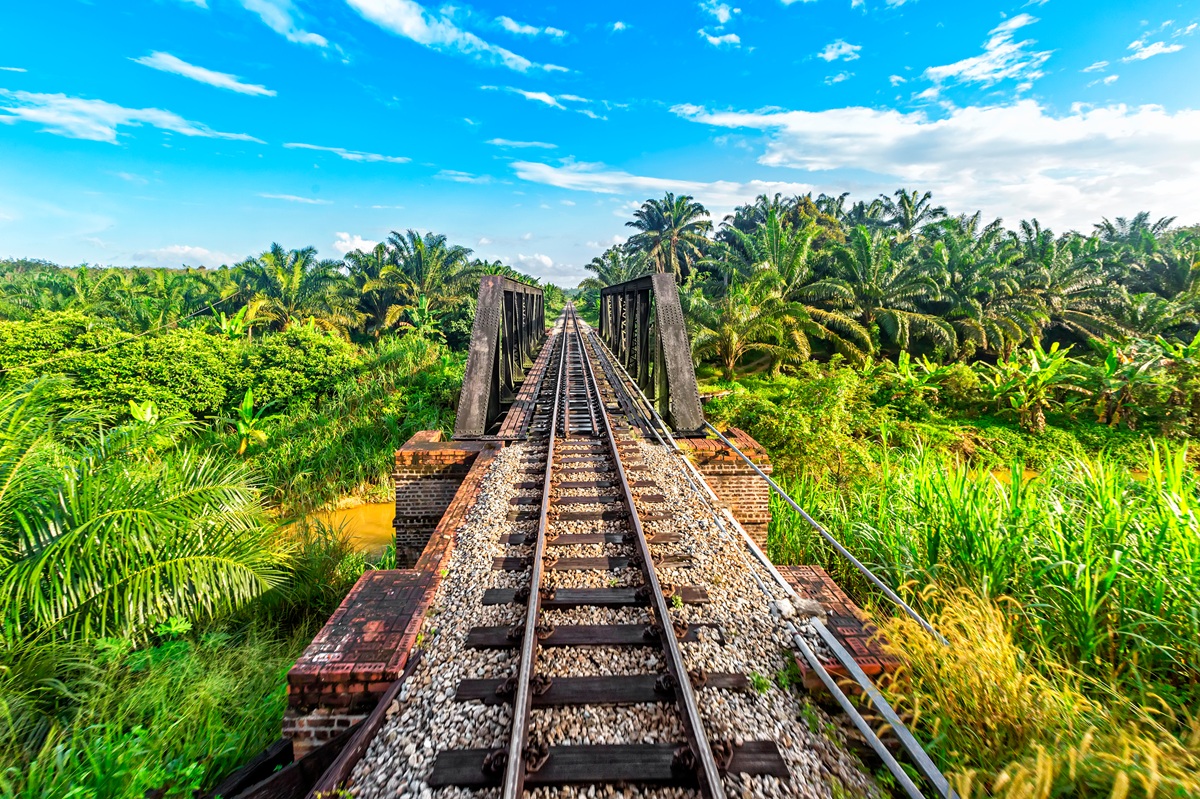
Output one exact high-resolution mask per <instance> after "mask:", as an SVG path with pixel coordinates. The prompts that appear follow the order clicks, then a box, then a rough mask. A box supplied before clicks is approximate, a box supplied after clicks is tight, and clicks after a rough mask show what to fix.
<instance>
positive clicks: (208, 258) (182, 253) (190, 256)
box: [131, 244, 240, 267]
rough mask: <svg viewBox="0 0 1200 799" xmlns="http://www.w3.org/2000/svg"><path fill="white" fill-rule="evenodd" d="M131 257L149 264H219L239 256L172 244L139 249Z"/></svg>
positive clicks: (187, 245)
mask: <svg viewBox="0 0 1200 799" xmlns="http://www.w3.org/2000/svg"><path fill="white" fill-rule="evenodd" d="M131 258H132V259H133V260H134V261H135V262H137V263H138V264H147V265H151V266H209V267H213V266H221V265H222V264H231V263H236V262H237V261H238V260H240V259H239V258H237V257H236V256H233V255H229V254H228V253H223V252H218V251H216V250H210V249H208V248H206V247H193V246H191V245H189V244H172V245H170V246H169V247H158V248H157V249H153V250H141V251H139V252H135V253H133V255H132V256H131Z"/></svg>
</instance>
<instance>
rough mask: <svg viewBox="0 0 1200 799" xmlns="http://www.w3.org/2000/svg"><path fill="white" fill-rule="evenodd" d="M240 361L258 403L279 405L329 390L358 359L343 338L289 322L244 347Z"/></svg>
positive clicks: (354, 366)
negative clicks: (281, 330) (242, 357)
mask: <svg viewBox="0 0 1200 799" xmlns="http://www.w3.org/2000/svg"><path fill="white" fill-rule="evenodd" d="M243 364H244V369H245V371H246V373H247V375H248V378H249V380H250V382H251V384H252V385H253V387H254V388H255V396H256V397H257V399H258V402H260V403H263V404H278V405H280V406H281V407H282V406H289V405H294V404H296V403H299V402H303V401H305V400H309V399H311V398H312V397H314V396H315V395H317V394H320V393H322V392H325V391H329V390H331V389H332V388H333V387H334V386H336V385H337V384H338V383H339V382H340V381H341V380H343V379H344V378H346V377H347V376H348V375H350V374H351V373H352V372H354V371H356V370H357V369H359V368H360V367H361V366H362V359H361V356H360V355H359V351H358V349H357V348H355V347H354V346H353V345H352V344H350V343H349V342H348V341H345V340H344V339H341V338H339V337H337V336H334V335H330V334H328V333H325V332H322V331H321V330H318V329H317V328H316V327H314V326H312V325H293V326H291V327H289V328H288V329H287V330H285V331H283V332H281V333H277V334H274V335H270V336H264V337H263V338H262V339H261V340H260V341H259V342H257V343H256V344H255V345H254V346H253V347H250V348H249V349H247V350H246V352H245V357H244V361H243Z"/></svg>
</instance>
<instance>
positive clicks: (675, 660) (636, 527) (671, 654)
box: [567, 305, 725, 799]
mask: <svg viewBox="0 0 1200 799" xmlns="http://www.w3.org/2000/svg"><path fill="white" fill-rule="evenodd" d="M567 307H568V308H569V309H570V319H571V322H572V323H573V324H574V325H575V329H576V331H577V332H579V320H578V317H577V316H576V314H575V307H574V305H568V306H567ZM579 337H580V343H581V344H584V341H583V335H582V333H581V332H579ZM582 350H583V364H584V373H585V374H584V378H585V381H586V380H589V379H590V380H591V383H592V386H593V388H594V389H595V391H596V397H597V399H598V400H599V404H600V414H599V417H600V421H601V422H602V423H603V424H602V426H603V428H604V436H605V438H606V439H607V441H608V446H609V449H610V450H611V451H612V455H613V460H614V462H615V464H616V469H617V478H618V482H619V483H620V485H621V493H622V498H623V500H624V503H625V507H626V508H627V509H628V512H629V521H630V525H631V526H632V527H633V532H634V539H635V541H636V543H637V547H638V553H639V554H640V556H641V559H642V569H643V575H644V577H645V580H646V585H647V586H648V588H649V592H650V602H651V603H652V605H651V607H652V608H653V609H654V615H655V616H656V617H657V619H658V624H659V626H660V627H661V628H662V629H661V634H662V641H663V650H664V652H665V654H666V655H667V657H666V661H667V671H668V673H669V674H670V675H671V677H672V679H673V680H674V683H675V686H674V687H675V696H676V700H677V703H678V705H679V707H680V709H681V710H682V711H683V714H682V715H683V719H682V721H683V729H684V735H685V736H686V737H687V742H688V745H689V746H690V747H691V748H692V752H693V754H694V755H695V757H696V760H697V765H698V766H699V768H698V770H697V774H696V777H697V780H698V781H699V783H700V790H701V793H702V794H704V795H705V796H708V797H711V799H724V797H725V789H724V786H723V785H722V784H721V772H720V769H719V768H718V767H717V761H716V758H715V757H714V756H713V751H712V746H711V745H710V744H709V742H708V737H707V735H706V734H705V732H704V724H703V722H702V720H701V718H700V708H699V705H698V704H697V702H696V693H695V691H694V690H693V688H692V679H691V676H690V675H689V674H688V670H687V668H686V666H685V664H684V662H683V652H682V650H681V649H680V648H679V641H678V639H677V638H676V637H675V630H674V627H673V626H672V624H671V613H670V609H669V608H668V606H667V600H666V597H665V596H663V591H662V584H661V583H660V582H659V579H658V573H657V572H656V571H655V568H654V560H653V557H652V555H651V552H650V544H649V542H648V541H647V539H646V531H645V530H644V529H643V527H642V520H641V518H640V517H639V516H638V512H637V507H636V506H635V504H634V500H633V492H632V491H631V490H630V486H629V477H628V475H627V474H626V472H625V466H624V465H623V464H622V463H621V456H620V453H619V451H618V450H617V440H616V437H615V436H614V435H613V431H612V424H611V421H610V419H609V416H608V409H607V408H605V407H604V398H603V396H601V394H600V389H599V385H598V383H597V381H596V374H595V371H594V370H593V368H592V359H591V355H590V354H589V353H588V349H587V347H586V346H583V347H582Z"/></svg>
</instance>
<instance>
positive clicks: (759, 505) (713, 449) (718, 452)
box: [676, 427, 771, 549]
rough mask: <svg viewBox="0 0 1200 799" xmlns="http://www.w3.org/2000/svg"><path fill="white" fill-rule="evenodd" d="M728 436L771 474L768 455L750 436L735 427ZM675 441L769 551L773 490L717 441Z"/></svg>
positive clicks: (695, 439)
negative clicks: (768, 538)
mask: <svg viewBox="0 0 1200 799" xmlns="http://www.w3.org/2000/svg"><path fill="white" fill-rule="evenodd" d="M725 436H726V438H728V439H729V440H730V441H732V442H733V443H734V445H735V446H736V447H737V448H738V449H740V450H741V451H742V452H744V453H746V455H747V457H749V458H750V460H752V461H754V463H755V464H756V465H757V466H758V467H759V468H760V469H762V470H763V471H764V472H766V473H767V474H770V473H771V461H770V459H769V458H768V457H767V451H766V450H765V449H763V446H762V444H759V443H758V442H757V441H755V440H754V439H753V438H751V437H750V434H749V433H747V432H745V431H744V430H739V429H738V428H736V427H733V428H730V429H729V431H728V432H727V433H726V434H725ZM676 441H677V442H678V444H679V448H680V449H682V450H683V451H684V453H686V454H687V456H688V458H690V459H691V461H692V463H694V464H696V468H697V469H699V470H700V473H701V474H702V475H704V480H705V482H707V483H708V485H709V486H710V487H711V488H712V490H713V493H714V494H716V495H717V497H719V498H720V500H721V501H722V502H723V503H725V506H726V507H728V508H729V510H730V511H731V512H732V513H733V517H734V518H735V519H737V520H738V523H739V524H741V525H742V527H744V528H745V530H746V532H747V533H749V534H750V537H751V538H753V539H754V541H755V543H757V544H758V545H759V546H760V547H762V548H763V549H766V546H767V527H768V526H769V525H770V523H771V488H770V486H768V485H767V484H766V482H765V481H764V480H763V479H762V478H761V477H759V476H758V475H757V474H755V473H754V470H753V469H751V468H750V467H749V466H747V465H746V462H745V461H744V460H742V459H741V457H740V456H739V455H738V454H737V453H736V452H734V451H733V450H731V449H730V448H729V447H727V446H725V444H724V443H723V442H721V441H718V440H717V439H715V438H677V439H676Z"/></svg>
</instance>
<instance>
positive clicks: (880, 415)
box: [705, 363, 890, 481]
mask: <svg viewBox="0 0 1200 799" xmlns="http://www.w3.org/2000/svg"><path fill="white" fill-rule="evenodd" d="M799 371H800V373H801V375H803V376H802V377H784V378H779V379H777V380H773V381H758V382H754V383H751V384H750V385H751V388H752V390H744V389H742V388H740V387H735V390H734V391H733V393H731V394H729V395H727V396H724V397H720V398H718V399H716V400H713V401H712V402H710V403H709V404H708V405H707V407H706V409H705V412H706V415H707V416H708V418H709V420H710V421H712V422H713V423H714V424H716V425H718V426H722V425H727V426H733V427H739V428H741V429H743V430H745V431H746V432H748V433H749V434H750V435H751V436H753V437H754V438H755V439H756V440H757V441H759V443H761V444H762V445H763V446H765V447H766V448H767V450H768V452H770V453H771V454H772V457H773V458H775V459H776V463H777V465H778V466H779V467H781V468H784V469H787V470H790V471H795V472H797V473H800V474H804V475H812V476H824V475H832V476H834V478H835V479H837V480H839V481H845V480H848V479H851V478H852V477H853V476H854V475H857V474H859V473H861V472H862V470H863V469H864V468H866V466H867V465H868V464H869V463H870V460H871V459H870V455H869V453H868V449H867V447H866V445H865V443H864V441H863V438H864V437H866V436H867V435H870V434H872V431H878V430H879V429H880V428H881V427H884V426H886V425H887V424H888V422H889V419H890V413H889V412H888V411H887V410H886V409H881V408H878V407H876V406H875V405H874V404H873V403H872V402H871V401H870V399H869V398H870V395H871V390H870V388H869V387H868V385H867V383H866V382H865V380H864V379H863V377H862V375H861V374H860V373H859V372H857V371H856V370H854V369H850V368H847V367H844V366H840V365H838V364H836V363H835V364H833V365H830V366H829V367H822V366H820V365H818V364H816V363H806V364H803V365H802V366H801V367H800V369H799Z"/></svg>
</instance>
